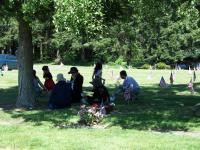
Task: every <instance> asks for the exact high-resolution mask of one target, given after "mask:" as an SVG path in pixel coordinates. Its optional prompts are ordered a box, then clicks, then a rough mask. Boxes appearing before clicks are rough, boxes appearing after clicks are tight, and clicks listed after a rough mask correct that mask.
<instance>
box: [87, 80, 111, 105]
mask: <svg viewBox="0 0 200 150" xmlns="http://www.w3.org/2000/svg"><path fill="white" fill-rule="evenodd" d="M97 81H98V82H97ZM94 87H95V88H94ZM93 92H94V93H93V95H92V97H90V96H88V97H87V99H88V103H89V104H93V103H97V104H101V103H103V104H108V103H110V95H109V92H108V90H107V88H106V87H105V86H104V85H103V84H102V83H101V81H100V80H96V81H95V82H94V83H93Z"/></svg>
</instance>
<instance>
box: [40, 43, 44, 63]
mask: <svg viewBox="0 0 200 150" xmlns="http://www.w3.org/2000/svg"><path fill="white" fill-rule="evenodd" d="M40 60H41V61H42V60H43V46H42V41H41V42H40Z"/></svg>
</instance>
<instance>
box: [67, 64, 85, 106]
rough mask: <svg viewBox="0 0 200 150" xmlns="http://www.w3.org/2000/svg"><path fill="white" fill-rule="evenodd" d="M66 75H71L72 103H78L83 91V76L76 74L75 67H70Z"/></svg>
mask: <svg viewBox="0 0 200 150" xmlns="http://www.w3.org/2000/svg"><path fill="white" fill-rule="evenodd" d="M68 74H71V85H72V102H73V103H80V102H81V99H82V96H81V93H82V91H83V76H82V75H81V74H80V73H79V72H78V69H77V68H76V67H71V68H70V71H69V72H68Z"/></svg>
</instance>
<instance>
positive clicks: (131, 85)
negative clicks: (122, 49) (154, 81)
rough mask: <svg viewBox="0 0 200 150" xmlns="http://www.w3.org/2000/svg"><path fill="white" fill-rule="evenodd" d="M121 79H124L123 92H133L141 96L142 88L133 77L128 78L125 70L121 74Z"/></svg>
mask: <svg viewBox="0 0 200 150" xmlns="http://www.w3.org/2000/svg"><path fill="white" fill-rule="evenodd" d="M120 77H121V78H122V79H124V82H123V86H122V88H123V91H127V90H131V92H133V93H134V94H135V95H138V94H139V92H140V86H139V84H138V83H137V81H136V80H135V79H134V78H133V77H130V76H128V75H127V73H126V71H125V70H122V71H121V72H120Z"/></svg>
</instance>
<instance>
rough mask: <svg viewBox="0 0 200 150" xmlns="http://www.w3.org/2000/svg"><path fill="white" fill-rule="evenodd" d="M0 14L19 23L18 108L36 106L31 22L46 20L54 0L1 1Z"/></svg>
mask: <svg viewBox="0 0 200 150" xmlns="http://www.w3.org/2000/svg"><path fill="white" fill-rule="evenodd" d="M0 4H1V5H0V14H1V15H3V16H5V17H9V16H13V17H15V18H16V19H17V21H18V29H19V49H18V69H19V73H18V84H19V88H18V99H17V102H16V105H17V107H32V106H34V105H35V96H34V91H33V73H32V71H33V44H32V30H31V21H32V20H34V19H35V18H37V17H38V18H41V19H44V16H45V15H49V13H48V12H51V8H52V5H53V2H52V0H17V1H14V0H1V1H0Z"/></svg>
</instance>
